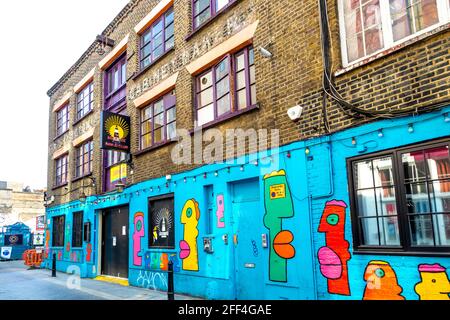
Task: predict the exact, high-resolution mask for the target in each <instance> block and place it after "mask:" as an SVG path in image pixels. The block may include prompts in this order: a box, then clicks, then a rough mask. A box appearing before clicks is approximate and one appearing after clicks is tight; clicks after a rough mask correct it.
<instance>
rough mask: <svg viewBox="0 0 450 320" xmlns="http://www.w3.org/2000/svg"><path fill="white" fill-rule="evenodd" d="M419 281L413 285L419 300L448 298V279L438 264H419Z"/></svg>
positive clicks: (449, 290) (449, 285)
mask: <svg viewBox="0 0 450 320" xmlns="http://www.w3.org/2000/svg"><path fill="white" fill-rule="evenodd" d="M419 273H420V282H419V283H417V284H416V285H415V287H414V290H415V292H416V293H417V295H418V296H419V300H450V296H449V294H450V281H449V280H448V276H447V273H446V269H445V267H443V266H441V265H440V264H438V263H436V264H421V265H419Z"/></svg>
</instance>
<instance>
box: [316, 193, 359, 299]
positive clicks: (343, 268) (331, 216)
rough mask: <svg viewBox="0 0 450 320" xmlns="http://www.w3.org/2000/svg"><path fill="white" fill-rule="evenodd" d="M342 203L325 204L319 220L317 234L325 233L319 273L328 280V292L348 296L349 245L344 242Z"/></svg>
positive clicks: (319, 253)
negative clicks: (324, 244)
mask: <svg viewBox="0 0 450 320" xmlns="http://www.w3.org/2000/svg"><path fill="white" fill-rule="evenodd" d="M346 208H347V205H346V204H345V202H343V201H337V200H332V201H329V202H327V203H326V205H325V209H324V211H323V214H322V218H321V220H320V225H319V230H318V231H319V232H322V233H325V242H326V246H325V247H322V248H320V249H319V252H318V258H319V264H320V272H321V273H322V275H323V276H324V277H325V278H327V279H328V280H327V281H328V292H329V293H333V294H341V295H347V296H349V295H350V287H349V283H348V269H347V262H348V260H350V258H351V256H350V252H349V250H348V248H349V246H350V244H349V243H348V241H347V240H345V210H346Z"/></svg>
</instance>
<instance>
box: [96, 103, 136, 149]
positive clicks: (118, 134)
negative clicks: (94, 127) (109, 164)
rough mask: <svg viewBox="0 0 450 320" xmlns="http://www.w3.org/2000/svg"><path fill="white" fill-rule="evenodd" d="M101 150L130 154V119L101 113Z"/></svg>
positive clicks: (119, 115) (114, 114)
mask: <svg viewBox="0 0 450 320" xmlns="http://www.w3.org/2000/svg"><path fill="white" fill-rule="evenodd" d="M101 123H102V128H101V141H102V146H101V148H102V149H104V150H118V151H122V152H130V117H127V116H123V115H121V114H117V113H112V112H109V111H103V112H102V119H101Z"/></svg>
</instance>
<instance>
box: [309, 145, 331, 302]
mask: <svg viewBox="0 0 450 320" xmlns="http://www.w3.org/2000/svg"><path fill="white" fill-rule="evenodd" d="M326 148H327V149H328V159H329V166H328V170H329V171H328V172H329V179H328V181H329V189H328V190H329V191H328V193H324V194H319V195H312V194H311V192H310V191H309V184H307V186H308V211H309V221H310V228H311V230H310V241H311V246H312V249H313V250H311V259H312V262H313V268H312V271H313V283H314V299H315V300H317V288H318V283H317V274H316V261H317V257H316V251H315V249H316V248H315V247H314V233H315V232H316V230H314V228H313V213H312V202H313V200H317V199H321V198H328V197H331V196H333V195H334V177H333V176H334V170H333V156H332V154H333V152H332V145H331V141H330V138H329V137H327V146H326Z"/></svg>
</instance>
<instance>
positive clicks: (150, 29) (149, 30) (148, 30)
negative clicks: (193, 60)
mask: <svg viewBox="0 0 450 320" xmlns="http://www.w3.org/2000/svg"><path fill="white" fill-rule="evenodd" d="M170 10H172V14H173V16H174V18H173V21H172V23H171V24H169V25H168V26H166V18H167V17H166V16H167V14H168V13H169V11H170ZM159 22H162V30H161V33H162V44H161V46H162V47H163V51H162V53H161V54H160V55H159V56H158V57H156V58H154V57H153V40H154V38H153V27H154V26H155V25H157V24H158V23H159ZM171 25H172V26H173V28H174V33H173V35H172V36H171V37H169V38H166V31H167V28H169V27H170V26H171ZM147 34H150V40H149V41H148V42H147V43H145V42H144V40H145V36H146V35H147ZM169 39H173V45H172V46H171V47H169V48H167V46H166V44H167V42H168V40H169ZM146 46H150V54H149V55H147V56H145V57H144V56H143V49H144V47H146ZM174 48H175V10H174V8H173V6H171V7H170V8H168V9H167V10H165V11H164V12H163V13H161V15H160V16H159V17H158V18H157V19H156V20H155V21H154V22H152V24H151V25H150V26H149V27H148V28H146V29H145V30H144V32H142V34H141V35H140V39H139V70H140V71H142V70H145V69H147V68H149V67H150V66H151V65H152V64H153V63H155V62H156V61H158V60H159V59H161V58H162V57H163V56H164V55H165V54H166V53H167V52H169V51H171V50H173V49H174ZM148 57H150V58H151V59H150V62H149V64H148V65H146V66H144V64H143V62H144V60H145V59H147V58H148Z"/></svg>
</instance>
